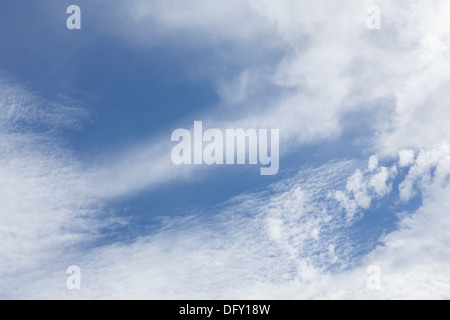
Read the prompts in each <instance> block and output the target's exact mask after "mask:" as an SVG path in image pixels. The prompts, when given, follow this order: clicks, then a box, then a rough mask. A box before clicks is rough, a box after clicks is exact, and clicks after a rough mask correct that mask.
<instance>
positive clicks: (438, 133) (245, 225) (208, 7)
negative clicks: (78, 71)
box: [0, 0, 450, 298]
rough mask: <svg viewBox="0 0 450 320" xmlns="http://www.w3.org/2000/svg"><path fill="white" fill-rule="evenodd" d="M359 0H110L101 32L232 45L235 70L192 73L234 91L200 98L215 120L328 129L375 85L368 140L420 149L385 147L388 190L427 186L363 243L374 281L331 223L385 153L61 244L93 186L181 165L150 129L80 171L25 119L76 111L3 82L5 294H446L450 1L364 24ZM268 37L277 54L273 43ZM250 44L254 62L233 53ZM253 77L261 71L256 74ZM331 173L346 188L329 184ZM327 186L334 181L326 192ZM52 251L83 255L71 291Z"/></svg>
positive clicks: (376, 187) (381, 172) (361, 191)
mask: <svg viewBox="0 0 450 320" xmlns="http://www.w3.org/2000/svg"><path fill="white" fill-rule="evenodd" d="M124 4H125V2H123V5H124ZM347 4H348V5H347ZM368 4H369V2H368V1H366V2H361V1H356V0H355V1H348V2H347V3H346V5H342V4H341V3H337V2H336V3H333V4H330V3H328V2H325V1H316V2H314V3H313V2H308V3H306V2H298V1H284V2H280V1H278V2H273V1H265V2H261V1H246V2H244V1H217V2H215V3H214V4H212V3H211V2H207V1H199V2H194V1H189V2H182V1H159V2H156V3H154V4H153V5H150V4H149V2H143V1H135V2H133V3H131V4H130V2H127V3H126V6H127V8H130V9H129V10H126V9H125V10H123V12H124V15H121V14H118V17H119V19H123V18H125V19H124V21H125V22H124V23H123V24H120V23H119V24H117V25H116V24H114V23H112V24H108V29H109V30H108V32H112V33H116V34H117V33H120V34H122V35H124V36H125V37H129V38H131V41H134V42H135V43H138V44H139V45H142V44H144V45H146V44H150V45H154V44H155V43H157V42H158V41H166V40H165V37H170V39H171V41H174V42H177V41H180V43H181V44H182V45H186V44H188V45H189V46H190V47H196V46H198V47H202V46H203V48H205V47H209V48H214V49H215V50H210V51H212V52H214V51H216V52H217V51H219V52H218V53H216V55H217V61H216V62H217V63H218V64H220V63H222V62H223V63H224V64H225V65H227V63H230V60H231V61H232V62H233V63H236V64H237V65H238V66H239V67H238V68H237V69H238V71H237V72H236V74H234V73H233V72H229V73H226V74H223V75H222V74H220V75H217V73H212V72H211V70H214V69H211V68H208V67H206V68H205V69H206V70H202V71H200V72H204V73H206V74H213V76H211V77H212V78H214V79H213V81H216V82H217V83H218V92H219V94H220V95H221V98H222V100H221V102H220V103H219V105H218V109H219V108H222V107H224V106H226V105H227V104H235V103H236V104H239V107H241V108H238V110H239V112H238V113H235V112H230V114H231V115H230V116H227V117H222V116H223V113H220V110H219V111H218V110H209V111H208V113H205V118H207V119H211V125H215V126H217V127H220V126H225V125H230V124H232V125H233V126H237V127H276V128H280V129H282V130H281V134H282V139H283V143H284V145H287V146H288V147H286V149H289V150H295V149H296V148H297V147H298V146H301V145H303V144H305V143H310V142H315V141H318V140H322V139H330V138H335V137H336V136H338V135H339V134H340V132H341V131H342V129H343V128H342V123H341V121H340V120H341V119H342V118H343V117H345V115H346V114H347V113H349V112H352V111H358V112H364V111H365V112H369V111H370V112H374V113H376V112H378V106H379V104H380V101H381V100H382V99H385V100H387V101H393V102H392V105H391V106H390V107H391V108H392V113H389V115H388V117H387V119H385V120H386V121H381V122H380V121H378V122H377V121H375V123H374V125H375V128H376V132H375V135H374V136H373V137H372V138H373V140H374V142H375V144H376V145H375V147H372V146H368V147H367V148H368V149H376V150H375V151H376V152H377V153H378V154H379V155H380V157H381V156H382V155H395V154H397V153H398V150H403V149H405V148H408V149H409V148H412V149H415V150H420V149H422V151H420V152H419V154H418V156H417V159H416V160H414V162H413V164H412V161H413V159H414V154H412V156H411V152H410V151H408V152H405V151H401V152H400V154H399V155H400V160H399V165H400V166H401V167H405V166H408V165H410V164H412V166H411V168H410V170H409V173H408V175H407V177H406V178H405V180H404V181H403V182H402V183H401V184H400V186H399V191H400V199H401V200H403V201H408V200H410V199H411V198H412V197H413V196H414V194H416V193H418V192H420V193H421V195H422V196H423V198H424V202H423V205H422V206H421V208H420V209H419V210H417V212H416V213H415V214H413V215H411V216H406V217H404V218H403V219H402V220H401V222H400V229H399V230H397V231H396V232H393V233H391V234H389V235H387V236H386V237H385V238H384V239H382V240H383V242H384V246H382V247H379V248H377V249H376V250H374V251H373V252H372V253H371V254H369V255H368V256H367V257H366V262H367V264H377V265H379V266H380V267H381V270H382V273H383V290H382V291H381V292H379V293H378V294H373V293H371V292H367V290H366V289H365V287H364V286H365V280H366V278H365V277H366V273H365V270H364V267H360V268H357V267H354V265H352V263H351V259H350V257H351V256H352V252H353V251H352V250H354V246H355V243H353V242H351V241H349V240H346V239H343V238H342V237H341V234H340V233H339V232H337V230H340V228H344V227H346V226H348V225H351V222H352V220H351V219H350V220H349V219H348V217H350V218H351V217H353V216H354V215H355V214H356V213H358V212H360V211H361V210H362V209H368V208H370V205H371V204H372V203H373V202H374V199H379V198H380V197H383V196H386V195H387V194H388V193H389V191H390V190H391V183H390V179H392V178H393V177H395V176H396V174H397V172H396V170H395V167H392V168H387V167H379V166H378V165H377V166H375V163H374V160H372V161H371V164H370V165H369V168H368V169H369V172H366V170H364V171H361V170H363V169H360V170H357V171H356V172H354V168H352V169H349V168H348V167H347V166H346V165H345V163H344V164H343V163H338V164H333V165H325V166H323V167H320V168H319V169H316V170H315V171H313V172H311V171H308V170H304V171H303V173H302V174H300V175H299V176H296V177H295V178H293V179H292V180H289V181H288V182H289V183H288V187H283V184H280V185H276V186H273V190H272V191H274V194H271V195H269V196H268V195H267V194H265V195H262V196H261V195H258V194H253V195H250V196H249V197H248V198H246V199H245V198H244V200H243V201H241V202H239V201H237V202H236V203H234V204H233V205H230V206H228V207H226V208H225V209H224V210H223V213H222V214H221V215H219V218H217V220H214V219H216V218H213V222H210V221H208V222H204V221H202V220H200V219H198V218H196V217H194V218H190V219H189V218H183V219H175V221H172V224H175V226H174V227H171V228H169V229H167V230H166V231H164V230H162V231H160V232H158V233H156V234H154V235H151V236H148V237H145V238H142V239H139V240H137V241H136V242H134V243H132V244H130V245H126V244H114V245H110V246H104V247H101V248H97V249H95V250H89V251H77V250H76V248H75V249H72V251H71V250H70V249H68V248H70V247H71V246H73V245H74V244H80V243H82V242H81V241H82V240H83V239H84V237H88V239H89V237H90V236H92V235H95V229H96V227H97V223H98V221H97V220H96V219H95V217H96V216H97V213H98V211H99V210H98V208H99V206H100V204H99V203H98V200H97V197H101V198H108V197H117V196H120V195H125V194H127V193H129V192H132V191H136V190H140V189H143V188H146V187H148V186H150V185H152V186H155V185H158V184H160V183H163V182H166V181H169V180H171V179H175V178H179V177H186V176H188V175H189V173H190V169H186V171H183V170H180V171H172V169H173V167H171V166H169V165H167V163H170V162H169V161H168V159H169V158H168V157H167V159H166V158H165V157H164V154H165V153H166V151H167V149H168V148H167V146H166V145H165V144H160V143H158V142H156V143H155V142H154V141H153V142H151V143H150V144H145V145H143V146H136V148H134V149H133V148H131V149H132V150H125V151H124V154H123V155H120V156H118V157H117V158H118V159H115V160H114V161H111V162H110V163H106V164H105V163H103V164H102V165H101V166H100V167H98V168H92V169H90V170H84V169H83V168H82V165H80V164H79V163H77V162H76V160H75V159H74V157H72V156H71V155H70V154H67V150H65V149H61V148H60V147H59V146H57V145H56V144H55V142H54V141H53V140H52V138H51V137H49V136H48V135H45V134H37V133H36V132H33V131H30V132H32V134H27V130H32V129H30V128H27V126H26V123H28V122H31V123H33V122H36V121H37V122H39V123H45V125H47V126H49V127H50V128H56V127H58V126H59V125H61V126H69V125H71V119H72V117H71V115H73V114H74V113H75V114H76V115H77V117H79V116H80V114H81V115H82V113H83V112H81V111H79V109H76V108H75V109H72V108H66V111H65V112H60V113H59V112H58V111H59V110H61V108H65V107H63V106H60V105H58V106H55V105H53V108H51V107H49V109H47V111H42V110H39V108H36V106H39V105H42V101H41V100H39V101H35V99H36V98H35V97H33V96H30V95H27V94H26V92H23V91H21V92H20V93H17V92H14V89H11V88H5V86H2V89H1V92H2V96H1V105H0V108H1V109H2V110H3V111H4V112H2V113H1V116H0V126H1V130H2V132H1V135H2V140H1V142H0V144H1V147H2V150H4V152H3V153H2V154H1V155H0V178H1V181H2V185H1V187H0V188H1V189H0V191H1V192H0V202H2V203H3V204H2V212H1V213H0V219H1V228H2V229H1V233H0V235H1V237H2V239H1V240H2V244H4V245H2V249H1V251H0V252H1V255H0V256H1V260H0V270H2V278H0V281H1V282H2V285H1V287H2V294H3V295H4V296H6V295H7V294H9V295H12V296H18V297H28V298H29V297H66V298H72V297H77V296H81V297H92V298H99V297H125V298H134V297H146V298H152V297H153V298H168V297H170V298H186V296H189V297H190V298H201V297H209V298H220V297H231V298H240V297H242V298H252V297H259V298H263V297H270V298H277V297H284V298H300V297H307V298H311V297H312V298H323V297H329V298H330V297H331V298H333V297H344V298H358V297H369V298H370V297H381V298H398V297H427V298H428V297H438V298H448V296H449V287H448V284H447V280H446V279H448V276H449V274H448V271H447V266H448V263H449V261H447V260H448V258H447V257H449V256H450V255H449V253H448V250H447V248H449V245H448V244H449V243H450V241H449V239H448V227H449V221H448V217H447V216H448V215H447V213H448V209H449V200H448V199H447V198H446V197H445V196H442V195H446V194H448V192H449V190H448V188H449V187H448V173H449V172H448V169H449V167H450V164H449V161H450V160H449V146H448V143H447V142H445V141H446V140H450V131H449V129H448V126H447V123H448V121H449V118H450V111H449V110H450V109H449V108H448V107H447V105H446V101H448V98H449V97H448V94H449V93H448V92H449V90H448V88H447V87H448V85H449V83H450V82H449V79H448V76H447V74H448V73H449V72H448V71H449V66H450V62H449V59H448V54H447V53H448V41H449V39H448V34H449V33H448V31H449V28H450V24H449V23H448V18H447V17H448V15H449V12H450V5H449V4H448V3H447V2H444V1H440V2H437V3H436V4H434V5H433V6H430V5H429V3H428V2H426V1H420V0H418V1H397V2H395V3H394V2H388V1H381V2H380V6H381V7H382V21H383V22H382V26H383V27H382V29H381V30H367V29H366V28H365V25H366V24H365V18H366V11H365V9H366V7H367V5H368ZM108 5H110V2H108ZM124 8H125V7H120V9H121V10H122V9H124ZM115 28H117V29H115ZM149 30H157V31H154V32H153V33H149ZM154 34H157V35H159V37H152V35H154ZM245 44H252V46H250V45H248V46H245ZM255 44H259V45H255ZM225 45H227V46H228V47H231V49H230V48H228V49H227V50H234V53H240V54H239V55H233V57H232V58H230V55H227V54H221V52H220V51H221V50H225V49H224V47H225ZM246 48H247V49H246ZM278 51H281V54H279V55H278V56H277V57H278V58H271V57H272V55H273V53H274V52H278ZM255 53H258V55H256V54H255ZM275 56H276V55H275ZM239 60H243V61H239ZM251 60H255V61H253V65H252V67H248V66H247V65H246V64H248V62H249V61H251ZM230 73H231V74H230ZM233 79H234V80H233ZM260 79H261V82H262V84H259V83H257V84H255V82H258V81H259V80H260ZM11 90H13V92H12V93H11ZM265 91H267V92H274V94H273V96H272V95H271V98H270V99H267V96H265V95H261V94H260V92H265ZM24 96H25V98H26V99H25V100H26V101H23V100H22V99H23V97H24ZM24 106H26V107H24ZM49 110H50V111H49ZM54 111H56V114H54ZM218 114H220V116H219V115H218ZM67 115H70V116H67ZM23 123H25V125H24V124H23ZM24 127H25V128H26V129H24ZM158 141H166V140H164V139H162V140H158ZM167 141H168V140H167ZM441 141H444V142H441ZM439 143H440V144H439ZM436 144H439V145H438V146H437V147H436V148H430V146H432V145H436ZM372 151H373V150H372ZM286 152H289V151H286ZM155 154H158V157H156V158H155V157H154V155H155ZM167 155H168V152H167ZM148 159H152V162H151V163H150V162H149V160H148ZM433 169H435V171H434V173H433V172H432V171H433ZM350 171H352V172H354V173H353V174H351V173H350ZM149 172H150V174H149ZM337 173H339V174H337ZM344 174H345V175H346V176H350V178H349V179H347V184H346V185H345V186H343V185H340V182H341V180H345V179H343V178H342V175H344ZM347 174H348V175H347ZM299 181H300V182H299ZM285 182H286V181H285ZM338 189H339V190H343V191H337V192H335V193H334V194H333V192H334V190H338ZM327 193H330V194H332V195H333V196H334V197H333V196H331V197H329V198H326V197H323V195H324V194H327ZM318 194H319V195H322V197H319V196H318ZM318 199H320V201H317V200H318ZM335 200H338V201H337V202H336V201H335ZM342 209H343V210H345V212H346V214H347V215H345V214H344V213H343V212H342ZM239 212H247V213H250V214H248V215H247V216H246V215H245V214H239ZM224 221H225V222H224ZM177 224H178V225H177ZM183 224H185V225H186V226H185V227H183V226H182V225H183ZM211 224H212V225H211ZM101 225H103V223H102V224H101ZM93 231H94V232H93ZM343 237H344V238H345V235H344V236H343ZM67 250H69V251H68V252H67ZM66 262H67V265H69V264H79V265H80V266H81V268H82V272H83V279H84V280H83V285H82V286H83V288H84V289H83V290H82V291H80V292H68V291H67V290H66V289H65V276H66V275H65V274H64V273H63V274H60V273H58V272H59V271H58V270H62V271H65V267H66V266H67V265H65V266H64V268H63V265H64V264H65V263H66ZM333 264H337V265H338V266H336V268H335V269H333V270H334V271H329V270H327V267H330V265H331V266H333ZM43 266H44V267H43ZM339 268H342V269H345V268H347V269H348V271H340V269H339ZM40 269H41V270H40ZM5 270H6V271H5ZM36 279H38V280H36ZM218 288H220V289H219V290H218ZM19 289H20V290H19Z"/></svg>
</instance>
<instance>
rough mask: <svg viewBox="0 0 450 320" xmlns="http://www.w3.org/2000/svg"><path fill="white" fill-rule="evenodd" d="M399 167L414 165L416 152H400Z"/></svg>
mask: <svg viewBox="0 0 450 320" xmlns="http://www.w3.org/2000/svg"><path fill="white" fill-rule="evenodd" d="M398 156H399V159H398V165H399V166H400V167H401V168H403V167H407V166H410V165H411V164H413V163H414V150H400V151H399V152H398Z"/></svg>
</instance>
